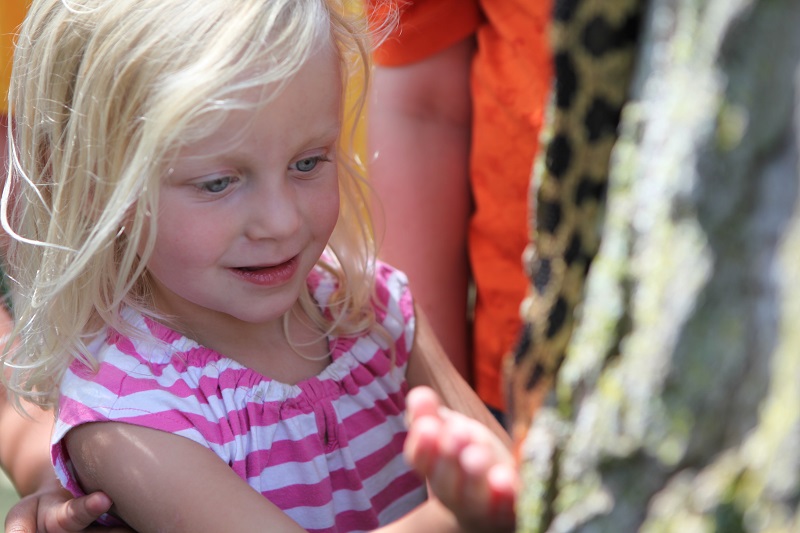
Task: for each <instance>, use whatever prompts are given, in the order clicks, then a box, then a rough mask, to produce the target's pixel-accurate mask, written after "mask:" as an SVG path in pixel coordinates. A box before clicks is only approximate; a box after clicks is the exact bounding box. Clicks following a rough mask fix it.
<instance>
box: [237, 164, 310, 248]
mask: <svg viewBox="0 0 800 533" xmlns="http://www.w3.org/2000/svg"><path fill="white" fill-rule="evenodd" d="M265 181H266V180H265ZM270 182H271V183H262V184H258V185H257V186H256V187H254V190H253V191H252V194H251V195H250V198H248V202H247V204H248V205H247V209H248V216H247V226H246V228H245V234H246V235H247V237H248V238H249V239H251V240H261V239H276V240H279V239H284V238H287V237H290V236H291V235H293V234H294V233H296V232H297V231H298V229H299V228H300V224H301V221H302V214H301V210H300V206H299V203H298V199H297V194H298V191H297V190H295V188H293V187H292V186H291V184H290V183H289V182H288V180H286V179H279V180H270Z"/></svg>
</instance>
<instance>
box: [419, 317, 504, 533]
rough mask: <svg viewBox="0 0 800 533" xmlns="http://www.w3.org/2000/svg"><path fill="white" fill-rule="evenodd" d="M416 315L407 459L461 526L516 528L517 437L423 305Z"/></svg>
mask: <svg viewBox="0 0 800 533" xmlns="http://www.w3.org/2000/svg"><path fill="white" fill-rule="evenodd" d="M416 315H417V328H416V338H415V341H414V346H413V348H412V352H411V355H410V358H409V364H408V372H407V377H408V382H409V385H410V386H411V387H412V390H411V391H410V393H409V395H408V398H407V401H406V407H407V416H408V420H409V433H408V437H407V439H406V442H405V446H404V453H405V456H406V459H407V460H408V462H409V463H410V464H411V465H412V467H413V468H414V469H415V470H416V471H417V472H418V473H419V474H421V475H423V476H425V477H426V479H427V481H428V487H429V491H430V492H431V493H432V494H434V495H435V496H436V497H437V498H438V499H439V500H440V501H441V502H442V503H443V504H444V505H445V506H446V507H447V508H448V509H449V510H450V511H451V512H452V513H453V515H455V517H456V518H457V520H458V522H459V524H460V525H461V526H462V529H463V530H465V531H486V532H493V533H495V532H499V531H509V532H510V531H514V529H515V523H516V517H515V512H514V507H515V502H516V493H517V491H518V484H519V481H518V473H517V468H516V463H515V461H514V459H513V456H512V454H511V451H510V446H511V439H510V437H509V435H508V433H506V432H505V431H504V430H503V428H502V427H501V426H500V424H499V423H498V422H497V420H496V419H495V418H494V416H492V414H491V413H490V412H489V410H488V409H487V408H486V407H485V406H484V404H483V403H482V402H481V401H480V399H479V398H478V396H477V395H476V394H475V392H474V391H473V390H472V389H471V388H470V387H469V385H467V383H466V382H465V381H464V380H463V379H461V377H460V376H459V375H458V373H457V372H456V370H455V369H454V368H453V367H452V365H451V364H450V362H449V360H448V359H447V357H446V356H445V354H444V352H443V350H442V348H441V346H440V345H439V343H438V341H437V340H436V337H435V336H434V334H433V332H432V330H431V327H430V325H429V324H428V322H427V320H426V319H425V316H424V315H423V314H422V313H421V312H420V310H419V309H417V313H416ZM414 387H416V388H414Z"/></svg>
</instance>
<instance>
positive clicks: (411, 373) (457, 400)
mask: <svg viewBox="0 0 800 533" xmlns="http://www.w3.org/2000/svg"><path fill="white" fill-rule="evenodd" d="M415 314H416V328H415V331H416V333H415V336H414V345H413V347H412V350H411V355H410V356H409V361H408V372H407V378H408V384H409V386H410V387H412V388H413V387H417V386H420V385H425V386H428V387H430V388H432V389H433V390H434V391H436V392H437V393H438V394H439V396H440V397H441V400H442V403H443V404H444V405H445V406H447V407H449V408H450V409H452V410H453V411H457V412H459V413H463V414H465V415H467V416H469V417H470V418H474V419H475V420H477V421H478V422H480V423H481V424H483V425H484V426H486V427H488V428H489V429H491V431H492V433H494V434H495V435H497V437H498V438H499V439H500V440H501V441H503V442H504V443H505V444H506V445H507V447H508V448H509V449H510V447H511V437H510V436H509V434H508V432H507V431H506V430H505V429H503V427H502V426H501V425H500V423H499V422H498V421H497V419H496V418H495V417H494V415H492V413H490V412H489V409H487V407H486V405H485V404H484V403H483V402H482V401H481V399H480V398H478V395H477V394H476V393H475V391H474V390H473V389H472V387H470V386H469V384H468V383H467V382H466V381H465V380H464V379H463V378H462V377H461V376H460V374H459V373H458V372H457V371H456V370H455V368H454V367H453V364H452V363H451V362H450V360H449V359H448V357H447V354H446V353H445V352H444V349H443V348H442V346H441V344H440V343H439V340H438V339H437V338H436V335H435V333H434V332H433V329H432V328H431V325H430V323H429V322H428V319H427V318H426V317H425V314H424V313H423V312H422V310H421V309H420V308H419V307H417V308H416V311H415Z"/></svg>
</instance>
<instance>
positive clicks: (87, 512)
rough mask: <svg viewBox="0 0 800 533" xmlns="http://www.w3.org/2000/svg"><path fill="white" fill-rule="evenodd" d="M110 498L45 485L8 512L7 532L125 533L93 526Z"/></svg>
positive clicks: (109, 503)
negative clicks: (74, 496)
mask: <svg viewBox="0 0 800 533" xmlns="http://www.w3.org/2000/svg"><path fill="white" fill-rule="evenodd" d="M110 507H111V499H110V498H109V497H108V496H106V495H105V494H103V493H102V492H94V493H92V494H89V495H88V496H83V497H82V498H73V497H72V495H71V494H70V493H69V492H68V491H66V490H64V489H62V488H61V487H60V486H58V485H51V486H48V487H46V488H42V489H41V490H39V491H38V492H35V493H33V494H31V495H30V496H26V497H24V498H22V499H21V500H20V501H19V502H18V503H17V504H16V505H15V506H14V507H12V508H11V510H10V511H9V512H8V515H7V516H6V520H5V531H6V533H35V532H37V531H40V532H44V533H72V532H75V531H97V532H100V531H105V532H107V533H111V532H118V533H122V532H125V531H130V530H127V529H119V528H115V529H110V528H102V527H91V528H90V526H91V525H92V523H93V522H94V521H95V520H97V518H98V517H99V516H100V515H102V514H103V513H105V512H106V511H108V510H109V508H110Z"/></svg>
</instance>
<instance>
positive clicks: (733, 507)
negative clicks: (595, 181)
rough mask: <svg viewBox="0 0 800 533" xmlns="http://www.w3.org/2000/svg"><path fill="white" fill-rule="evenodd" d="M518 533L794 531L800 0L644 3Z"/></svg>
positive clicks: (799, 475) (798, 450)
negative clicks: (580, 290)
mask: <svg viewBox="0 0 800 533" xmlns="http://www.w3.org/2000/svg"><path fill="white" fill-rule="evenodd" d="M641 39H642V40H641V45H640V58H639V64H638V67H637V74H636V78H635V81H634V88H633V94H632V100H631V103H630V104H629V105H628V106H627V107H626V109H625V111H624V114H623V124H622V127H621V137H620V140H619V142H618V143H617V147H616V149H615V152H614V156H613V158H612V171H611V178H610V179H611V181H610V189H609V194H608V203H607V212H606V213H607V214H606V218H605V223H604V226H603V237H602V245H601V249H600V253H599V255H598V257H597V258H596V259H595V262H594V264H593V266H592V269H591V272H590V275H589V279H588V285H587V293H586V298H585V302H584V304H583V308H582V309H581V310H580V311H579V312H580V313H581V318H580V322H579V325H578V326H577V328H576V330H575V333H574V336H573V340H572V343H571V346H570V350H569V353H568V357H567V360H566V361H565V363H564V365H563V366H562V367H561V371H560V374H559V378H558V385H557V389H556V392H555V393H554V395H553V397H552V398H551V401H550V402H549V403H548V405H547V406H546V407H545V408H543V409H541V410H540V411H539V412H538V413H537V415H536V417H535V419H534V422H533V425H532V427H531V431H530V432H529V434H528V438H527V440H526V442H525V445H524V448H523V465H522V472H523V479H524V489H523V494H522V496H521V500H520V504H519V512H518V514H519V529H520V530H521V531H591V532H595V531H596V532H620V533H627V532H632V531H646V532H656V531H658V532H661V531H664V532H666V531H669V532H673V531H674V532H681V533H684V532H694V531H721V532H740V531H741V532H745V531H747V532H749V531H766V530H769V531H775V532H777V531H786V532H789V531H800V513H798V502H799V501H800V203H798V131H799V130H800V101H798V94H797V90H796V88H797V85H798V82H800V68H798V67H800V2H797V1H796V0H760V1H758V0H705V1H701V0H653V1H651V2H650V6H649V8H648V10H647V12H646V15H645V20H644V27H643V29H642V35H641Z"/></svg>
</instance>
